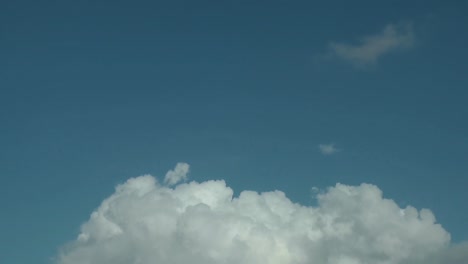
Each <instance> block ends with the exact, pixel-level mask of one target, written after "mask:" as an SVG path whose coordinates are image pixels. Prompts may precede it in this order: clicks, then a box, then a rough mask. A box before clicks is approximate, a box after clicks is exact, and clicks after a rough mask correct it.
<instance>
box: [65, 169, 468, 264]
mask: <svg viewBox="0 0 468 264" xmlns="http://www.w3.org/2000/svg"><path fill="white" fill-rule="evenodd" d="M187 168H188V167H187ZM317 200H318V205H317V206H316V207H312V206H303V205H299V204H296V203H293V202H291V201H290V200H289V199H288V198H287V197H286V196H285V194H284V193H283V192H281V191H273V192H265V193H257V192H253V191H243V192H242V193H241V194H240V195H239V197H233V191H232V189H230V188H229V187H227V186H226V184H225V182H224V181H222V180H221V181H207V182H202V183H197V182H194V181H192V182H189V183H183V184H179V185H176V186H175V187H169V186H166V185H161V184H160V183H159V182H158V181H157V180H156V179H155V178H154V177H152V176H150V175H145V176H140V177H136V178H131V179H129V180H128V181H127V182H126V183H124V184H121V185H119V186H117V188H116V191H115V193H114V194H112V195H111V196H110V197H109V198H107V199H105V200H104V201H103V202H102V204H101V205H100V206H99V208H97V209H96V210H95V211H94V212H93V213H92V215H91V217H90V219H89V220H88V221H87V222H86V223H84V224H83V226H82V227H81V233H80V234H79V236H78V238H77V239H76V241H73V242H71V243H70V244H68V245H66V246H65V247H63V249H62V251H61V253H60V254H59V256H58V257H57V263H59V264H155V263H161V264H182V263H183V264H186V263H193V264H202V263H203V264H215V263H216V264H220V263H221V264H222V263H225V264H234V263H235V264H239V263H242V264H258V263H265V264H303V263H304V264H305V263H307V264H312V263H313V264H358V263H359V264H361V263H362V264H366V263H367V264H398V263H402V264H403V263H405V264H407V263H426V262H427V263H450V262H447V261H448V260H450V258H451V259H456V260H457V259H464V260H466V259H468V258H467V257H466V254H464V253H461V252H462V251H461V250H460V249H457V248H451V247H450V235H449V234H448V233H447V232H446V231H445V230H444V229H443V228H442V227H441V226H440V225H439V224H437V223H436V221H435V218H434V216H433V214H432V213H431V212H430V211H429V210H427V209H422V210H419V211H418V210H417V209H415V208H413V207H410V206H408V207H406V208H400V207H399V206H398V205H397V204H396V203H395V202H394V201H392V200H389V199H385V198H383V197H382V192H381V191H380V189H379V188H377V187H376V186H374V185H370V184H362V185H360V186H347V185H343V184H337V185H336V186H334V187H331V188H329V189H327V190H326V191H324V192H322V193H320V194H318V195H317ZM464 248H466V247H464ZM452 251H453V252H458V255H457V258H454V257H453V254H451V253H448V252H452ZM428 260H430V261H432V262H429V261H428ZM446 260H447V261H446ZM444 261H445V262H444ZM452 263H455V262H452Z"/></svg>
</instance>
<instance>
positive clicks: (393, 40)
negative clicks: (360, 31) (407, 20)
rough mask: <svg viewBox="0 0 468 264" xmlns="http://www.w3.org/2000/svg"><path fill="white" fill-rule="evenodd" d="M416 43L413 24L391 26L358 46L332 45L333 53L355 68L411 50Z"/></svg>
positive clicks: (368, 37) (365, 39)
mask: <svg viewBox="0 0 468 264" xmlns="http://www.w3.org/2000/svg"><path fill="white" fill-rule="evenodd" d="M413 43H414V33H413V30H412V26H411V24H398V25H394V24H389V25H387V26H385V28H384V29H383V31H382V32H380V33H378V34H376V35H372V36H366V37H363V38H361V39H360V41H359V43H358V44H345V43H337V42H332V43H330V45H329V47H330V50H331V51H332V53H333V54H334V55H335V56H336V57H338V58H341V59H343V60H346V61H348V62H350V63H352V64H353V65H355V66H367V65H372V64H375V63H376V62H377V60H378V59H379V58H380V57H381V56H383V55H385V54H387V53H389V52H391V51H393V50H397V49H403V48H409V47H411V46H412V45H413Z"/></svg>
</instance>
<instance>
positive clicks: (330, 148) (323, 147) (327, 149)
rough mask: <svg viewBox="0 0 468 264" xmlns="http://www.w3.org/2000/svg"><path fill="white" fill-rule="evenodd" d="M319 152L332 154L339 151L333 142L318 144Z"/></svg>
mask: <svg viewBox="0 0 468 264" xmlns="http://www.w3.org/2000/svg"><path fill="white" fill-rule="evenodd" d="M318 147H319V150H320V153H322V154H323V155H332V154H335V153H336V152H338V151H340V150H339V149H337V148H336V147H335V144H320V145H319V146H318Z"/></svg>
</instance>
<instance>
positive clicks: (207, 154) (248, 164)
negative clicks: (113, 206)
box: [0, 0, 468, 263]
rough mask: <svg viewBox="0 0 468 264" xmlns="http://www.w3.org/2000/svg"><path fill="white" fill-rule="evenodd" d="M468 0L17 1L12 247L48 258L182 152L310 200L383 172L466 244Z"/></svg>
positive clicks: (8, 113) (10, 144) (7, 189)
mask: <svg viewBox="0 0 468 264" xmlns="http://www.w3.org/2000/svg"><path fill="white" fill-rule="evenodd" d="M169 2H170V3H169ZM467 8H468V3H467V2H466V1H411V2H408V1H387V2H378V3H377V2H376V1H359V2H353V3H350V2H349V1H329V2H328V3H312V2H311V1H288V2H286V1H167V2H166V3H164V2H160V1H79V2H77V1H42V2H38V1H26V0H24V1H21V0H20V1H11V2H2V3H1V4H0V91H1V93H0V124H1V126H0V176H1V177H2V183H3V184H2V187H0V204H1V208H2V210H1V219H2V220H1V223H2V225H1V226H0V233H1V234H2V236H1V239H0V259H1V260H2V262H5V263H31V262H36V263H49V259H50V258H51V257H53V256H54V255H55V254H56V252H57V249H58V247H60V246H61V245H63V244H64V243H66V242H67V241H70V240H73V239H75V237H76V235H77V234H78V232H79V227H80V225H81V224H82V223H83V222H84V221H86V220H87V219H88V216H89V214H90V213H91V212H92V211H93V210H94V209H95V208H96V207H97V206H98V205H99V204H100V202H101V201H102V200H103V199H104V198H105V197H107V196H109V195H110V194H111V193H112V192H113V189H114V187H115V185H116V184H118V183H122V182H124V181H125V180H126V179H127V178H130V177H134V176H138V175H142V174H146V173H150V174H152V175H156V176H158V177H160V178H162V177H163V176H164V175H165V173H166V171H167V170H169V169H171V168H173V167H174V165H175V164H176V163H177V162H187V163H188V164H190V166H191V167H190V168H191V173H190V178H191V179H194V180H197V181H205V180H209V179H224V180H225V181H226V182H227V184H228V185H229V186H231V187H232V188H233V189H234V191H235V193H238V192H239V191H241V190H256V191H268V190H275V189H279V190H282V191H284V192H285V193H286V194H287V196H288V197H289V198H290V199H291V200H293V201H295V202H299V203H301V204H312V203H313V199H312V198H311V188H312V187H314V186H315V187H318V188H326V187H327V186H333V185H335V183H337V182H340V183H344V184H349V185H358V184H360V183H363V182H366V183H371V184H375V185H377V186H379V188H380V189H381V190H383V192H384V196H385V197H389V198H391V199H393V200H394V201H395V202H396V203H397V204H399V205H400V206H406V205H408V204H411V205H413V206H415V207H416V208H429V209H431V210H432V212H433V213H434V214H435V216H436V218H437V220H438V222H439V223H441V225H442V226H443V227H444V228H445V229H446V230H447V231H448V232H450V233H451V235H452V241H454V242H461V241H464V240H467V239H468V231H467V230H466V223H467V222H468V213H467V211H466V201H467V200H468V193H467V192H466V191H465V189H466V186H467V185H468V122H467V121H466V120H468V107H467V106H466V104H467V103H466V102H468V91H467V87H468V80H467V78H466V72H467V70H468V63H467V61H468V52H467V50H466V47H467V46H468V31H466V30H463V27H464V25H468V17H467V16H466V10H467ZM331 144H333V146H334V147H335V148H336V149H337V150H339V151H336V152H334V151H332V150H331V151H330V147H331ZM320 145H322V146H326V147H328V150H329V151H328V155H324V153H321V149H320V147H319V146H320ZM332 149H333V148H332ZM25 252H27V253H25Z"/></svg>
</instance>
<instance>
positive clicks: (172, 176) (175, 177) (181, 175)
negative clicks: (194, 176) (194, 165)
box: [164, 162, 190, 186]
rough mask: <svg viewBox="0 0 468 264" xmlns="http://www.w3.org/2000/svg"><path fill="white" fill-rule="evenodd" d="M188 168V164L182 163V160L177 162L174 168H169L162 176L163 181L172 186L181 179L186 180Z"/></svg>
mask: <svg viewBox="0 0 468 264" xmlns="http://www.w3.org/2000/svg"><path fill="white" fill-rule="evenodd" d="M189 169H190V166H189V165H188V164H187V163H183V162H179V163H177V165H176V167H175V168H174V170H170V171H168V172H167V173H166V176H165V177H164V183H166V184H167V185H170V186H172V185H175V184H177V183H179V182H181V181H186V180H187V174H188V172H189Z"/></svg>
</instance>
